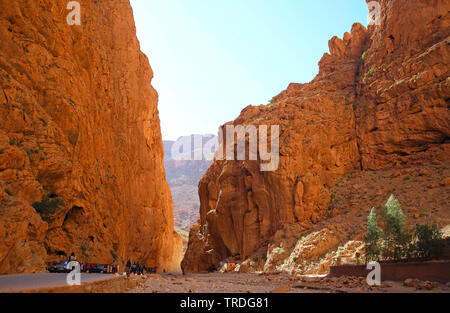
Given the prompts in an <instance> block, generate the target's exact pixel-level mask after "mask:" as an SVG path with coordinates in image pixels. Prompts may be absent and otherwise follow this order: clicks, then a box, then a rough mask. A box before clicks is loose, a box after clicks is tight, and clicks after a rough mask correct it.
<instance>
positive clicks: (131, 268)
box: [68, 252, 166, 276]
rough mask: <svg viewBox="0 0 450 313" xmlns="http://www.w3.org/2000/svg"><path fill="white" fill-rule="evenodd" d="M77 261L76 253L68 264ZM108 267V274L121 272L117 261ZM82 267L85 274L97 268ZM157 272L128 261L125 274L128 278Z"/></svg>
mask: <svg viewBox="0 0 450 313" xmlns="http://www.w3.org/2000/svg"><path fill="white" fill-rule="evenodd" d="M76 259H77V258H76V257H75V253H73V252H72V254H71V255H70V257H69V260H68V262H71V261H76ZM106 266H107V273H113V274H114V273H117V272H118V271H119V266H118V264H117V262H116V261H115V260H114V262H113V263H112V264H111V265H106ZM80 267H81V271H82V272H85V271H87V270H90V269H91V267H95V264H88V263H80ZM156 271H157V268H147V267H146V266H145V265H143V264H139V263H136V262H134V263H132V262H131V261H130V260H128V261H127V263H126V264H125V272H126V273H127V275H128V276H129V275H130V274H135V275H141V274H144V273H156ZM165 272H166V270H165V269H164V273H165Z"/></svg>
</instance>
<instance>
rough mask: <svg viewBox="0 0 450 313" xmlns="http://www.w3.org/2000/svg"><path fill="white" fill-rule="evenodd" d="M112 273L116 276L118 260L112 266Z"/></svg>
mask: <svg viewBox="0 0 450 313" xmlns="http://www.w3.org/2000/svg"><path fill="white" fill-rule="evenodd" d="M111 272H112V273H113V274H115V273H116V272H117V264H116V260H114V261H113V262H112V264H111Z"/></svg>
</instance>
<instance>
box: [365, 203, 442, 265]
mask: <svg viewBox="0 0 450 313" xmlns="http://www.w3.org/2000/svg"><path fill="white" fill-rule="evenodd" d="M385 207H386V210H385V212H384V214H383V228H384V231H383V230H382V229H381V228H379V227H378V225H377V216H376V214H375V210H374V209H372V210H371V211H370V214H369V216H368V217H367V236H366V238H365V243H366V259H367V260H368V261H377V260H379V259H383V260H393V261H401V260H410V259H419V260H425V259H438V258H440V257H442V256H443V252H444V249H445V245H446V240H445V239H443V238H442V237H443V235H442V233H441V232H440V231H439V229H438V226H437V225H432V226H429V225H416V227H415V229H413V230H408V229H405V228H404V222H405V220H406V216H405V214H404V213H403V210H402V207H401V205H400V203H399V202H398V200H397V199H396V198H395V197H394V195H391V196H390V197H389V200H388V201H387V203H386V205H385Z"/></svg>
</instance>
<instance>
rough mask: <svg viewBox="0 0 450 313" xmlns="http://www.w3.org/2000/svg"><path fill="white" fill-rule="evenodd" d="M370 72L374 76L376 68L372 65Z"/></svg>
mask: <svg viewBox="0 0 450 313" xmlns="http://www.w3.org/2000/svg"><path fill="white" fill-rule="evenodd" d="M369 74H370V75H371V76H372V75H373V74H375V69H374V68H373V67H372V68H371V69H370V70H369Z"/></svg>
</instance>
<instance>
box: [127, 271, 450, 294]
mask: <svg viewBox="0 0 450 313" xmlns="http://www.w3.org/2000/svg"><path fill="white" fill-rule="evenodd" d="M130 279H133V280H136V279H141V280H142V282H141V283H140V284H139V285H138V286H137V287H136V288H133V289H130V290H129V291H128V292H131V293H317V292H322V293H323V292H325V293H389V292H396V293H398V292H406V293H411V292H438V293H450V285H449V284H448V283H447V285H444V284H440V283H436V282H422V281H419V280H414V279H408V280H406V281H405V282H383V283H382V285H381V286H374V287H370V286H369V285H367V283H366V281H365V278H358V277H339V278H326V277H324V276H289V275H283V274H279V275H267V274H235V273H225V274H222V273H209V274H188V275H172V274H167V275H158V274H157V275H148V276H142V277H132V278H130Z"/></svg>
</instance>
